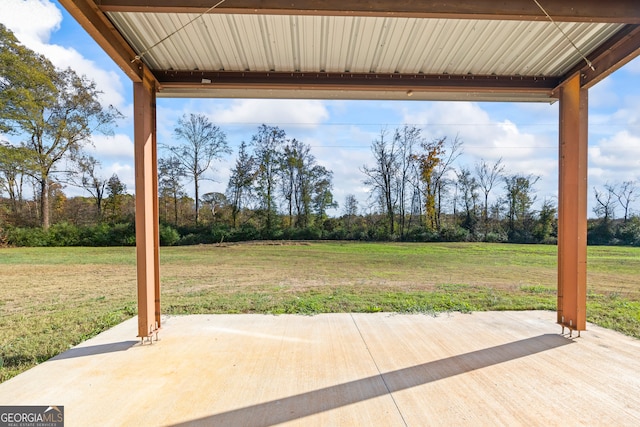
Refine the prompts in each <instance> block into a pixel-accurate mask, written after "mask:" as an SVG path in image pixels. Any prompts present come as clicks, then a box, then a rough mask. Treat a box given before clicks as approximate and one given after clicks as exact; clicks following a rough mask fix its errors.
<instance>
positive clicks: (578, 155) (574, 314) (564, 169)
mask: <svg viewBox="0 0 640 427" xmlns="http://www.w3.org/2000/svg"><path fill="white" fill-rule="evenodd" d="M587 117H588V91H587V89H584V88H582V87H581V86H580V77H579V76H577V75H576V76H574V77H573V78H572V79H571V80H569V81H568V82H566V83H565V84H564V85H563V86H562V87H561V88H560V132H559V134H560V152H559V191H558V323H559V324H561V325H562V326H563V328H564V327H568V328H570V329H572V330H578V331H582V330H585V329H586V306H587V146H588V137H587V132H588V126H587Z"/></svg>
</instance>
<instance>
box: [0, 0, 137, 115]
mask: <svg viewBox="0 0 640 427" xmlns="http://www.w3.org/2000/svg"><path fill="white" fill-rule="evenodd" d="M0 22H2V23H3V24H4V25H5V26H7V28H9V29H10V30H11V31H13V32H14V34H15V35H16V37H17V38H18V40H19V41H20V42H21V43H22V44H24V45H25V46H26V47H28V48H29V49H31V50H33V51H35V52H38V53H41V54H43V55H45V56H46V57H47V58H48V59H49V60H50V61H51V62H52V63H53V64H54V65H55V66H56V67H58V68H67V67H70V68H72V69H73V70H74V71H76V72H77V73H78V74H80V75H85V76H87V77H88V78H90V79H91V80H93V81H95V82H96V84H97V87H98V90H100V91H101V92H103V93H102V94H101V95H100V100H101V102H102V103H103V104H105V105H113V106H115V107H116V108H119V109H121V108H123V106H124V101H125V99H124V96H123V95H122V93H123V85H122V81H121V79H120V76H119V75H118V74H117V73H116V72H114V71H109V70H106V69H104V68H101V67H100V66H99V65H98V64H96V63H95V62H94V61H92V60H89V59H87V58H84V57H83V56H82V55H81V54H80V53H79V52H78V51H77V50H76V49H74V48H71V47H63V46H59V45H56V44H50V43H49V40H50V38H51V34H52V33H53V32H56V31H58V30H59V29H60V25H61V23H62V13H61V12H60V10H59V9H58V7H57V6H56V5H55V4H54V3H53V2H51V1H48V0H2V2H0ZM87 37H88V36H87Z"/></svg>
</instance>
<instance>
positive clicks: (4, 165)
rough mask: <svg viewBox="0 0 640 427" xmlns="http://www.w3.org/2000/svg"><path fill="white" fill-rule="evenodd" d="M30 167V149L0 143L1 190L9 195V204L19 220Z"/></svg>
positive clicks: (15, 218) (14, 215) (15, 217)
mask: <svg viewBox="0 0 640 427" xmlns="http://www.w3.org/2000/svg"><path fill="white" fill-rule="evenodd" d="M30 169H31V152H30V151H29V150H27V149H25V148H24V147H16V146H13V145H11V144H0V190H3V191H4V192H6V193H7V194H8V196H9V201H10V204H9V206H10V210H11V213H12V215H13V217H14V220H17V219H18V217H19V216H20V213H21V209H22V204H23V198H22V189H23V184H24V178H25V176H26V174H27V173H28V171H29V170H30Z"/></svg>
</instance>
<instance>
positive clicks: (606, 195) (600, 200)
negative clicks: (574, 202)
mask: <svg viewBox="0 0 640 427" xmlns="http://www.w3.org/2000/svg"><path fill="white" fill-rule="evenodd" d="M604 187H605V189H606V190H607V191H600V190H598V189H597V188H596V187H593V192H594V195H595V197H596V206H595V207H594V208H593V213H595V214H596V215H598V217H599V218H602V222H603V224H605V225H606V224H609V222H610V221H611V220H613V219H614V217H615V209H616V203H617V202H616V200H615V197H616V196H615V195H614V193H613V192H612V191H611V188H612V186H611V185H609V184H605V186H604Z"/></svg>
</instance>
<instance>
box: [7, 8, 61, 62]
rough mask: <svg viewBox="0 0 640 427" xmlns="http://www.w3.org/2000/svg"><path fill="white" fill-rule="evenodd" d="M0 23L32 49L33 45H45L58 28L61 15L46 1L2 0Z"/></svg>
mask: <svg viewBox="0 0 640 427" xmlns="http://www.w3.org/2000/svg"><path fill="white" fill-rule="evenodd" d="M0 22H2V23H3V24H4V25H5V26H7V27H8V28H9V29H11V31H13V32H14V34H15V35H16V37H17V38H18V39H19V40H20V42H22V43H23V44H24V45H25V46H27V47H29V48H31V49H33V47H32V46H34V45H37V44H41V43H47V42H48V41H49V38H50V37H51V33H52V32H53V31H57V30H58V29H59V28H60V23H61V22H62V13H61V12H60V10H59V9H58V8H57V7H56V5H55V4H53V3H52V2H50V1H48V0H2V2H1V3H0ZM43 53H44V52H43Z"/></svg>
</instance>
